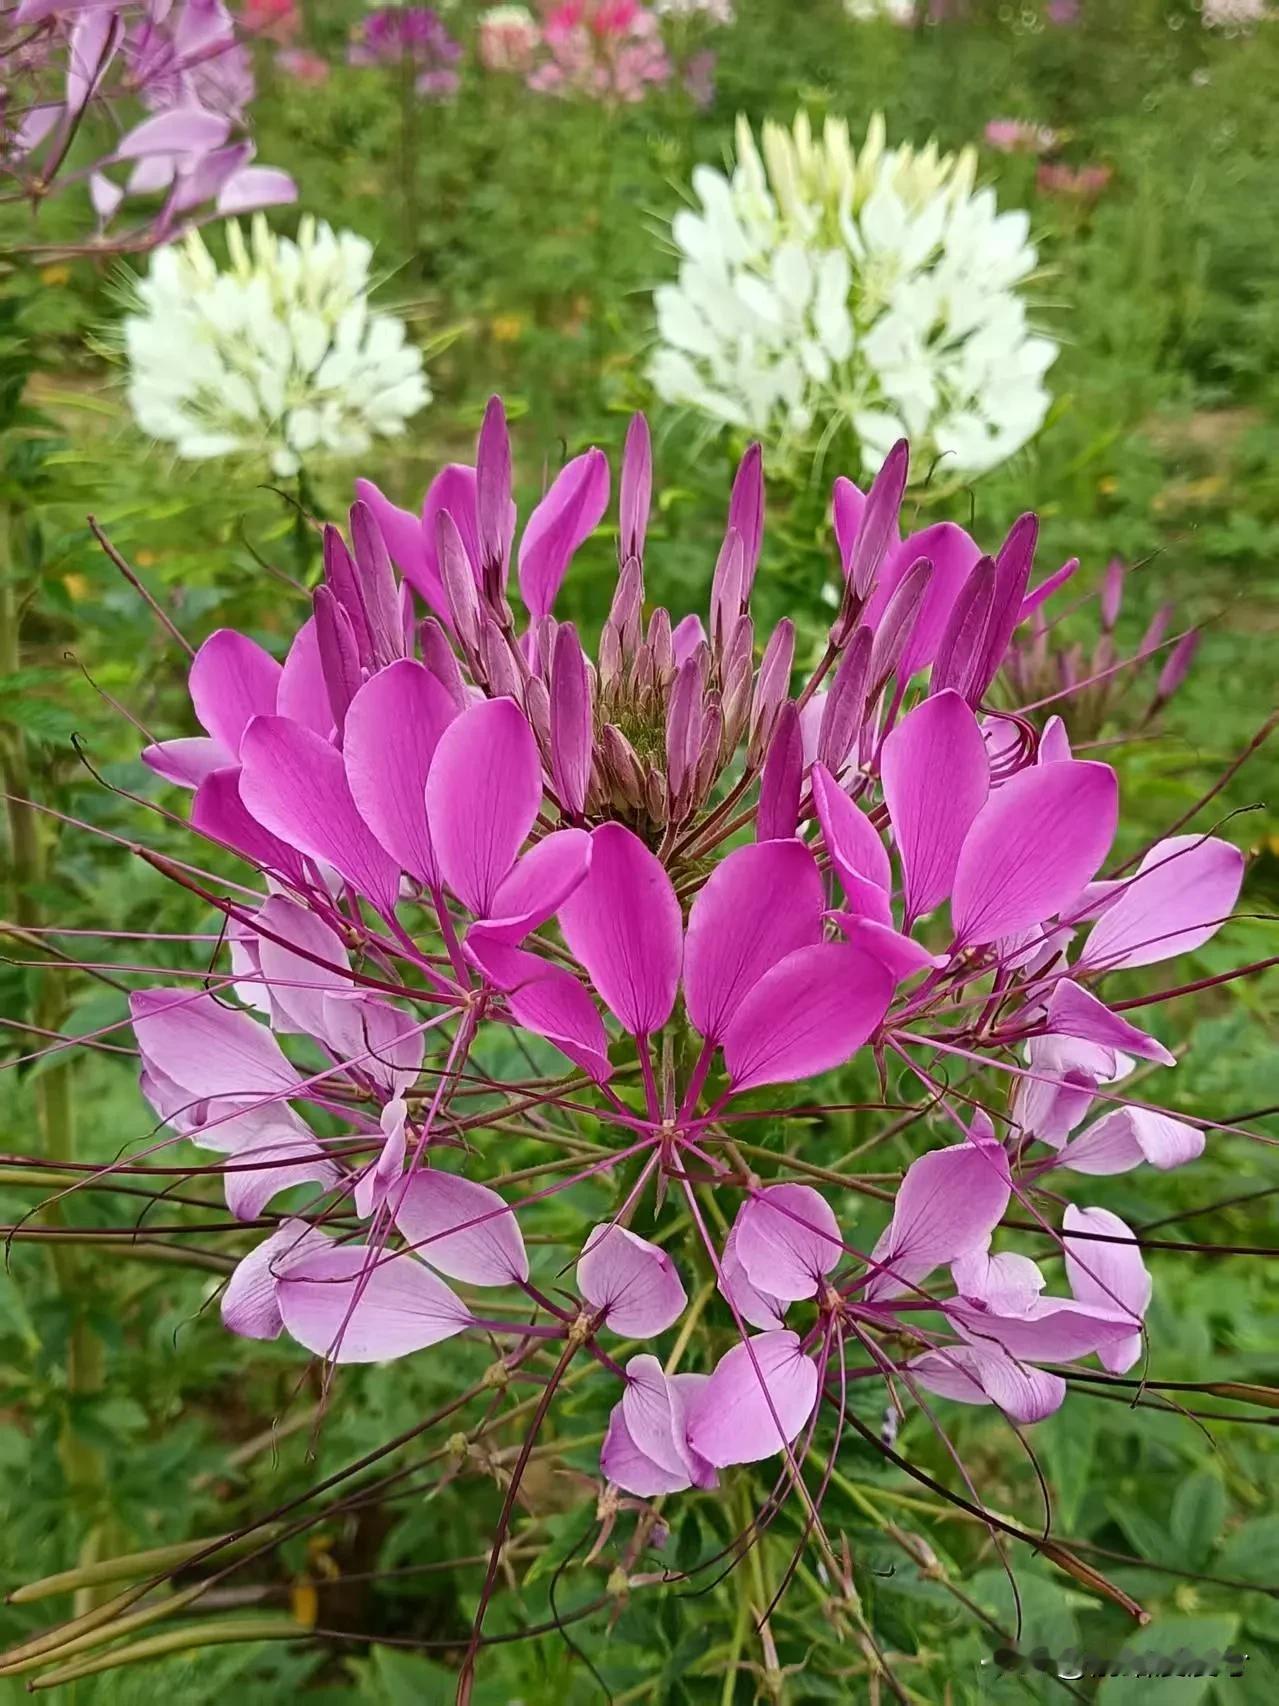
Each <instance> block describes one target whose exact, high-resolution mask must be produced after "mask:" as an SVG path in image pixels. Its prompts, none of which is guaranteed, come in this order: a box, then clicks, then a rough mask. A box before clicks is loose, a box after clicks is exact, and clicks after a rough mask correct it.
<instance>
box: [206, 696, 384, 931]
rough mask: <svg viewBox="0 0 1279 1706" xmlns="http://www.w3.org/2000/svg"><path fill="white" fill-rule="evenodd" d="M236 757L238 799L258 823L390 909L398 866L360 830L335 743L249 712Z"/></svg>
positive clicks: (279, 719) (281, 720) (283, 721)
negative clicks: (250, 718) (249, 720)
mask: <svg viewBox="0 0 1279 1706" xmlns="http://www.w3.org/2000/svg"><path fill="white" fill-rule="evenodd" d="M240 756H241V759H242V760H243V768H242V770H241V772H240V798H241V799H242V800H243V801H244V804H245V806H246V808H247V809H248V811H249V812H250V813H251V814H252V815H253V816H254V817H255V818H256V819H257V820H258V822H259V823H260V824H261V825H262V827H263V828H264V829H268V830H270V832H271V833H272V835H277V836H279V838H280V840H281V841H285V842H288V843H289V844H290V845H292V846H295V847H299V848H301V850H302V851H303V852H304V853H309V854H310V855H311V857H312V858H313V859H323V860H324V861H325V862H326V863H328V864H330V865H332V866H333V867H334V868H335V869H336V870H337V871H339V872H340V873H341V874H342V876H344V877H345V878H346V880H347V881H348V882H349V883H350V884H351V886H352V887H353V888H354V889H356V890H357V891H358V893H360V894H362V895H364V896H366V897H367V899H369V900H371V901H372V902H373V904H374V905H375V906H376V907H377V908H378V910H379V911H380V912H382V913H384V914H387V915H389V914H391V913H393V912H394V911H395V902H396V897H397V895H398V893H399V887H400V868H399V866H398V865H397V864H396V862H395V861H394V860H393V859H392V858H391V857H390V856H389V855H388V854H387V853H386V852H385V851H384V850H383V849H382V847H380V846H379V844H378V843H377V842H376V841H375V840H374V839H373V836H372V835H371V834H370V833H369V831H368V830H367V829H366V828H365V825H364V820H363V818H361V816H360V814H359V812H358V811H357V810H356V807H355V801H354V800H353V799H352V798H351V790H350V787H349V786H348V784H347V780H346V772H345V770H344V769H343V768H342V755H341V753H339V752H338V751H337V749H336V747H332V746H330V745H329V744H328V742H327V741H324V740H321V739H320V737H319V735H317V734H313V733H312V731H311V730H310V729H304V728H302V727H301V725H300V724H298V723H291V722H289V721H288V720H287V719H286V718H284V717H256V718H255V719H254V720H253V722H252V723H251V724H250V726H249V728H248V730H247V731H246V733H245V736H244V740H243V742H242V744H241V749H240Z"/></svg>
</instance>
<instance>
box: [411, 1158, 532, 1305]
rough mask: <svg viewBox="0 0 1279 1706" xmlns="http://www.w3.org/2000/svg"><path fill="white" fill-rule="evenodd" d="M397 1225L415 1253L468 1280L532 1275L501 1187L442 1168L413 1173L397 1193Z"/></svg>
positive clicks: (503, 1280) (514, 1280)
mask: <svg viewBox="0 0 1279 1706" xmlns="http://www.w3.org/2000/svg"><path fill="white" fill-rule="evenodd" d="M391 1210H392V1213H393V1214H394V1216H395V1224H396V1226H398V1227H399V1229H400V1231H401V1232H402V1233H403V1234H404V1237H405V1240H406V1241H407V1242H408V1243H409V1244H410V1245H411V1246H412V1248H413V1253H414V1255H416V1256H420V1257H421V1259H422V1260H423V1261H424V1262H427V1263H429V1264H430V1266H431V1267H433V1268H438V1269H439V1270H440V1272H441V1273H442V1274H447V1275H448V1276H449V1278H450V1279H456V1280H462V1281H464V1282H465V1283H466V1284H467V1285H512V1284H518V1283H519V1282H520V1281H521V1280H526V1279H527V1278H528V1256H527V1255H526V1254H525V1251H524V1239H523V1236H522V1235H521V1233H520V1228H519V1222H518V1221H517V1220H516V1218H515V1215H514V1214H513V1213H512V1211H511V1210H510V1209H509V1208H508V1207H507V1205H506V1203H505V1202H504V1201H503V1200H502V1198H501V1197H500V1196H499V1195H498V1194H497V1192H496V1191H491V1190H489V1188H488V1186H487V1185H477V1184H475V1183H474V1182H473V1181H472V1180H470V1179H463V1178H461V1177H459V1176H458V1175H457V1174H455V1173H443V1172H440V1171H439V1170H438V1169H436V1168H431V1169H430V1170H429V1171H426V1172H422V1171H418V1172H415V1173H413V1174H411V1175H410V1177H409V1179H408V1181H407V1183H406V1184H405V1185H404V1186H403V1188H402V1190H399V1191H395V1192H393V1193H392V1196H391Z"/></svg>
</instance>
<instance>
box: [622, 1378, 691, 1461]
mask: <svg viewBox="0 0 1279 1706" xmlns="http://www.w3.org/2000/svg"><path fill="white" fill-rule="evenodd" d="M684 1410H685V1404H684V1396H683V1394H682V1393H681V1391H680V1389H679V1387H678V1386H676V1384H675V1382H674V1381H673V1380H672V1379H671V1378H670V1376H669V1375H666V1374H664V1373H663V1372H662V1365H661V1363H660V1362H658V1360H657V1358H656V1357H655V1356H636V1357H632V1358H631V1360H630V1361H629V1362H628V1363H627V1365H626V1390H625V1392H624V1393H623V1394H622V1415H623V1416H624V1418H625V1420H626V1429H627V1432H628V1433H629V1435H630V1437H631V1439H632V1440H633V1441H634V1442H635V1445H636V1446H637V1448H638V1449H639V1450H640V1451H641V1452H642V1453H643V1454H644V1456H645V1457H647V1458H648V1459H649V1460H650V1462H653V1463H656V1464H657V1465H658V1466H659V1467H660V1468H662V1469H664V1470H666V1472H667V1473H668V1474H671V1475H681V1476H683V1477H684V1485H685V1486H688V1485H690V1484H691V1481H692V1474H691V1464H690V1462H689V1449H688V1445H687V1443H686V1441H685V1438H684V1433H685V1427H686V1422H685V1415H684Z"/></svg>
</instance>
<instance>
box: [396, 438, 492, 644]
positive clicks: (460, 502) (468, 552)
mask: <svg viewBox="0 0 1279 1706" xmlns="http://www.w3.org/2000/svg"><path fill="white" fill-rule="evenodd" d="M442 514H447V515H449V516H451V517H452V519H453V525H454V526H455V527H456V529H457V532H458V536H459V537H460V539H461V541H462V549H463V552H464V554H465V556H466V559H467V561H468V562H469V563H470V565H471V572H472V574H473V575H474V576H475V579H476V581H477V582H478V580H479V573H480V523H479V503H478V498H477V495H476V482H475V470H474V468H468V467H467V466H466V465H465V463H462V462H450V463H448V464H447V465H446V466H445V467H443V468H441V469H440V471H439V473H438V474H437V475H436V476H435V478H434V479H433V480H432V481H431V484H430V485H429V486H428V487H427V492H426V496H425V498H423V500H422V537H423V539H424V540H425V542H426V577H427V578H426V581H425V582H424V583H423V585H421V586H418V588H417V590H418V591H419V592H420V593H421V594H422V596H423V598H425V599H426V600H427V602H428V603H429V604H431V605H432V606H433V608H435V609H436V614H437V615H438V616H441V617H447V616H448V606H447V603H445V604H444V606H443V608H439V607H436V606H435V605H434V600H433V599H432V598H431V595H430V593H429V592H428V591H427V585H428V584H429V585H434V586H435V587H436V588H437V589H438V591H439V593H442V592H443V588H444V582H443V580H442V579H441V574H440V564H439V554H438V547H437V539H438V529H439V517H440V516H441V515H442ZM388 543H389V542H388ZM401 572H402V573H404V574H405V575H407V576H408V578H409V579H410V580H413V575H412V572H411V570H410V569H408V568H407V567H405V566H404V565H401ZM414 585H415V586H416V585H417V582H416V581H414Z"/></svg>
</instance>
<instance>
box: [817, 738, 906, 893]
mask: <svg viewBox="0 0 1279 1706" xmlns="http://www.w3.org/2000/svg"><path fill="white" fill-rule="evenodd" d="M810 782H811V785H812V790H813V805H814V807H815V809H816V811H817V820H818V822H819V823H820V824H821V827H822V840H823V842H824V843H825V846H826V852H827V854H828V855H829V856H830V862H831V865H832V866H833V867H834V871H835V875H836V876H837V877H838V878H839V881H840V886H841V887H842V888H843V890H844V893H845V894H846V895H847V896H848V901H849V905H850V906H851V908H852V910H853V911H854V912H856V913H859V914H864V915H865V916H866V917H868V918H873V919H875V920H876V921H877V922H878V923H880V924H891V923H892V921H893V919H892V911H891V908H890V907H889V903H888V897H889V891H890V890H891V888H892V882H893V873H892V867H891V866H890V864H889V862H888V853H887V850H886V849H885V847H884V844H883V842H882V841H881V840H880V838H879V833H878V831H877V830H876V829H875V826H874V824H872V823H871V821H870V819H869V818H868V817H867V816H866V814H865V812H864V811H862V810H861V808H860V807H859V806H856V805H854V803H853V801H852V800H851V799H850V798H849V796H848V795H847V794H846V793H845V792H844V790H843V789H842V788H841V787H840V786H839V784H838V782H836V780H835V778H834V777H833V776H832V775H831V773H830V771H829V770H827V768H826V766H825V765H824V764H814V765H813V768H812V772H811V775H810Z"/></svg>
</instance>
